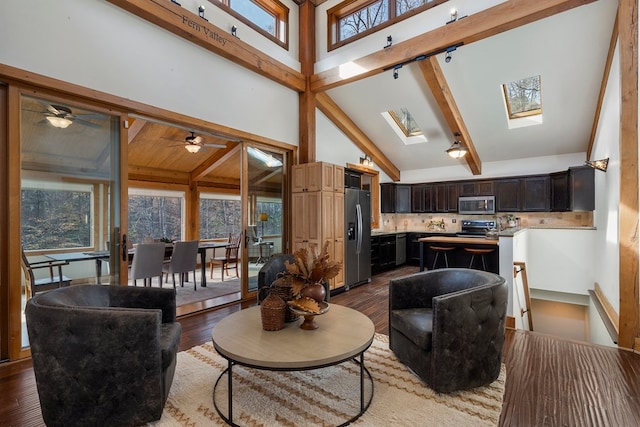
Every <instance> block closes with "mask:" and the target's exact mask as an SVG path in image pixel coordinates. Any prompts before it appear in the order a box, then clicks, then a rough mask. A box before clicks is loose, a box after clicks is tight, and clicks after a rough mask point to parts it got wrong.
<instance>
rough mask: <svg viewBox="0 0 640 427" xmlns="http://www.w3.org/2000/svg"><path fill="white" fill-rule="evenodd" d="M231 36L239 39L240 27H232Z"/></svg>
mask: <svg viewBox="0 0 640 427" xmlns="http://www.w3.org/2000/svg"><path fill="white" fill-rule="evenodd" d="M231 35H232V36H233V37H235V38H239V37H238V27H236V26H235V25H232V26H231Z"/></svg>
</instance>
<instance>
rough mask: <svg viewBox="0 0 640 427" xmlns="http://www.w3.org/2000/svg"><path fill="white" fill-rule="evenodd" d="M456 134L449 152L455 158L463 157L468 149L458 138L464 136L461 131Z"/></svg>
mask: <svg viewBox="0 0 640 427" xmlns="http://www.w3.org/2000/svg"><path fill="white" fill-rule="evenodd" d="M454 136H455V137H456V140H455V141H453V144H451V147H449V149H448V150H447V154H448V155H449V156H451V157H453V158H454V159H461V158H462V157H464V156H465V155H466V154H467V149H466V148H465V147H464V146H463V145H462V142H460V140H459V139H458V138H460V137H461V136H462V135H461V134H460V132H456V133H455V134H454Z"/></svg>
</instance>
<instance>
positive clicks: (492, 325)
mask: <svg viewBox="0 0 640 427" xmlns="http://www.w3.org/2000/svg"><path fill="white" fill-rule="evenodd" d="M507 293H508V292H507V285H506V284H505V283H504V282H501V283H492V284H488V285H483V286H478V287H475V288H470V289H464V290H461V291H458V292H453V293H450V294H446V295H442V296H438V297H435V298H434V299H433V325H432V333H433V335H432V355H431V362H430V363H431V373H432V376H433V378H434V382H435V383H436V384H458V383H462V382H464V381H468V380H469V378H475V379H477V380H478V381H479V382H478V384H480V383H481V382H482V381H484V380H486V378H487V377H491V376H494V375H495V376H496V377H497V373H496V372H495V369H496V368H495V367H496V366H497V367H498V368H497V369H498V371H499V367H500V361H501V359H502V346H503V343H504V329H505V321H506V308H507Z"/></svg>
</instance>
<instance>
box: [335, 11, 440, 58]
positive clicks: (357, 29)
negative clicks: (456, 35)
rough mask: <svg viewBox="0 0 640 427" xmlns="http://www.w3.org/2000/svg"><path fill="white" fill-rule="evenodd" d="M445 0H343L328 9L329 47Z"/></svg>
mask: <svg viewBox="0 0 640 427" xmlns="http://www.w3.org/2000/svg"><path fill="white" fill-rule="evenodd" d="M445 1H447V0H355V1H353V0H346V1H343V2H342V3H340V4H338V5H336V6H334V7H332V8H331V9H329V10H328V11H327V18H328V26H327V27H328V31H329V40H330V42H329V45H330V46H329V50H331V49H333V48H336V47H339V46H342V45H344V44H346V43H347V42H349V41H353V40H357V39H358V38H360V37H361V36H364V35H366V34H370V33H372V32H373V31H376V30H378V29H381V28H385V27H387V26H389V25H391V24H394V23H396V22H398V21H401V20H402V19H405V18H407V17H409V16H412V15H414V14H416V13H419V12H422V11H424V10H427V9H430V8H432V7H434V6H436V5H439V4H441V3H444V2H445Z"/></svg>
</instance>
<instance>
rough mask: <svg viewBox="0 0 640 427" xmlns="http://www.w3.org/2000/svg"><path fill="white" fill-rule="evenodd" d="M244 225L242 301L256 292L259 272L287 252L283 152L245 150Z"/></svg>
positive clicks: (267, 149)
mask: <svg viewBox="0 0 640 427" xmlns="http://www.w3.org/2000/svg"><path fill="white" fill-rule="evenodd" d="M245 158H246V164H247V169H246V170H247V174H246V176H247V179H246V180H244V182H246V183H247V184H246V185H247V188H246V191H247V199H246V200H247V205H246V207H245V212H244V214H245V219H246V224H247V228H246V230H247V238H246V241H245V243H246V246H245V248H246V250H245V254H246V256H244V257H243V260H244V263H243V271H245V272H246V274H245V276H246V277H248V281H247V286H248V287H247V288H243V298H246V297H248V296H249V295H253V294H254V293H255V292H256V291H257V289H258V271H259V270H260V268H261V267H262V266H263V265H264V263H265V262H266V261H268V260H269V258H270V257H271V256H273V255H274V254H277V253H286V252H288V251H287V240H288V239H287V231H286V224H287V215H286V212H287V200H286V194H287V192H286V183H285V177H286V174H285V173H284V171H285V170H286V163H287V162H286V158H287V155H286V152H284V151H282V152H279V151H278V150H277V149H274V148H265V147H261V146H248V147H247V148H246V156H245Z"/></svg>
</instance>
